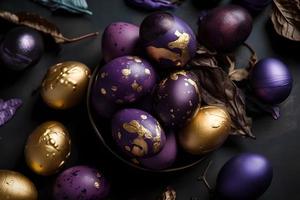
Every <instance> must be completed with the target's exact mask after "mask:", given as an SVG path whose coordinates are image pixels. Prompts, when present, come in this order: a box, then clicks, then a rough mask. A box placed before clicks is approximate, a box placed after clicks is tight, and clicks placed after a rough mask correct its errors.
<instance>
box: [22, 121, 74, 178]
mask: <svg viewBox="0 0 300 200" xmlns="http://www.w3.org/2000/svg"><path fill="white" fill-rule="evenodd" d="M70 154H71V140H70V136H69V133H68V131H67V129H66V128H65V127H64V126H63V125H62V124H61V123H59V122H56V121H49V122H45V123H43V124H41V125H40V126H38V127H37V128H36V129H35V130H34V131H33V133H32V134H31V135H30V136H29V138H28V140H27V143H26V147H25V159H26V163H27V165H28V166H29V168H30V169H31V170H33V171H34V172H35V173H37V174H39V175H44V176H47V175H51V174H54V173H56V172H57V171H58V170H59V169H60V168H61V167H62V166H63V165H64V164H65V162H66V160H67V159H68V157H69V156H70Z"/></svg>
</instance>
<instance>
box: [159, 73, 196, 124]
mask: <svg viewBox="0 0 300 200" xmlns="http://www.w3.org/2000/svg"><path fill="white" fill-rule="evenodd" d="M199 106H200V94H199V88H198V85H197V77H196V76H195V75H194V74H193V73H192V72H188V71H178V72H174V73H172V74H170V76H169V77H167V78H166V79H164V80H162V81H161V82H160V84H159V86H158V89H157V91H156V96H155V104H154V108H155V111H156V113H157V115H158V116H159V118H160V119H161V121H162V122H163V123H164V125H165V126H167V127H181V126H183V125H185V123H186V122H187V121H188V120H189V119H190V118H191V117H193V116H194V114H195V113H196V112H197V110H198V109H199Z"/></svg>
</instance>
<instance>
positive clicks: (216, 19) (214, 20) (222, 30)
mask: <svg viewBox="0 0 300 200" xmlns="http://www.w3.org/2000/svg"><path fill="white" fill-rule="evenodd" d="M251 30H252V17H251V15H250V14H249V13H248V11H247V10H246V9H244V8H243V7H241V6H238V5H225V6H220V7H217V8H215V9H213V10H212V11H210V12H209V13H208V15H207V16H206V17H204V18H203V20H202V21H201V23H200V24H199V29H198V40H199V41H200V43H202V44H204V45H205V46H206V47H208V48H210V49H212V50H216V51H218V52H228V51H232V50H234V49H235V48H236V47H238V46H239V45H241V44H242V43H243V42H244V41H245V40H246V39H247V38H248V36H249V35H250V33H251Z"/></svg>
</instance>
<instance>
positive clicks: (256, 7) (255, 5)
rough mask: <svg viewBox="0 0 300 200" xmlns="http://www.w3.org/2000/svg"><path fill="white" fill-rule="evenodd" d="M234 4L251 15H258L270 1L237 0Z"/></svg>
mask: <svg viewBox="0 0 300 200" xmlns="http://www.w3.org/2000/svg"><path fill="white" fill-rule="evenodd" d="M236 2H237V3H238V4H239V5H241V6H243V7H244V8H246V9H247V10H249V11H250V12H251V13H258V12H260V11H262V10H263V9H264V8H265V7H267V6H268V5H269V4H270V3H271V2H272V0H238V1H236Z"/></svg>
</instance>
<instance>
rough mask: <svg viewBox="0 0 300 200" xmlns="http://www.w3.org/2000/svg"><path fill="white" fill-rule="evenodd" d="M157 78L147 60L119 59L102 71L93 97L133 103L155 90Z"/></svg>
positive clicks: (134, 58)
mask: <svg viewBox="0 0 300 200" xmlns="http://www.w3.org/2000/svg"><path fill="white" fill-rule="evenodd" d="M156 77H157V76H156V73H155V71H154V69H153V68H152V66H151V65H150V63H148V62H147V61H146V60H144V59H142V58H140V57H136V56H123V57H119V58H116V59H114V60H112V61H110V62H109V63H107V64H106V65H105V66H103V67H102V68H101V69H100V71H99V74H98V78H97V80H96V81H95V87H94V88H93V91H92V96H94V97H95V99H97V98H96V97H97V96H99V95H100V96H102V97H103V98H105V99H106V100H107V101H109V102H113V103H117V104H124V103H133V102H136V101H137V100H139V99H140V98H141V97H142V96H144V95H145V94H149V93H150V92H151V91H152V90H153V88H154V86H155V83H156ZM95 106H97V105H95ZM96 110H97V109H96Z"/></svg>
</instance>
